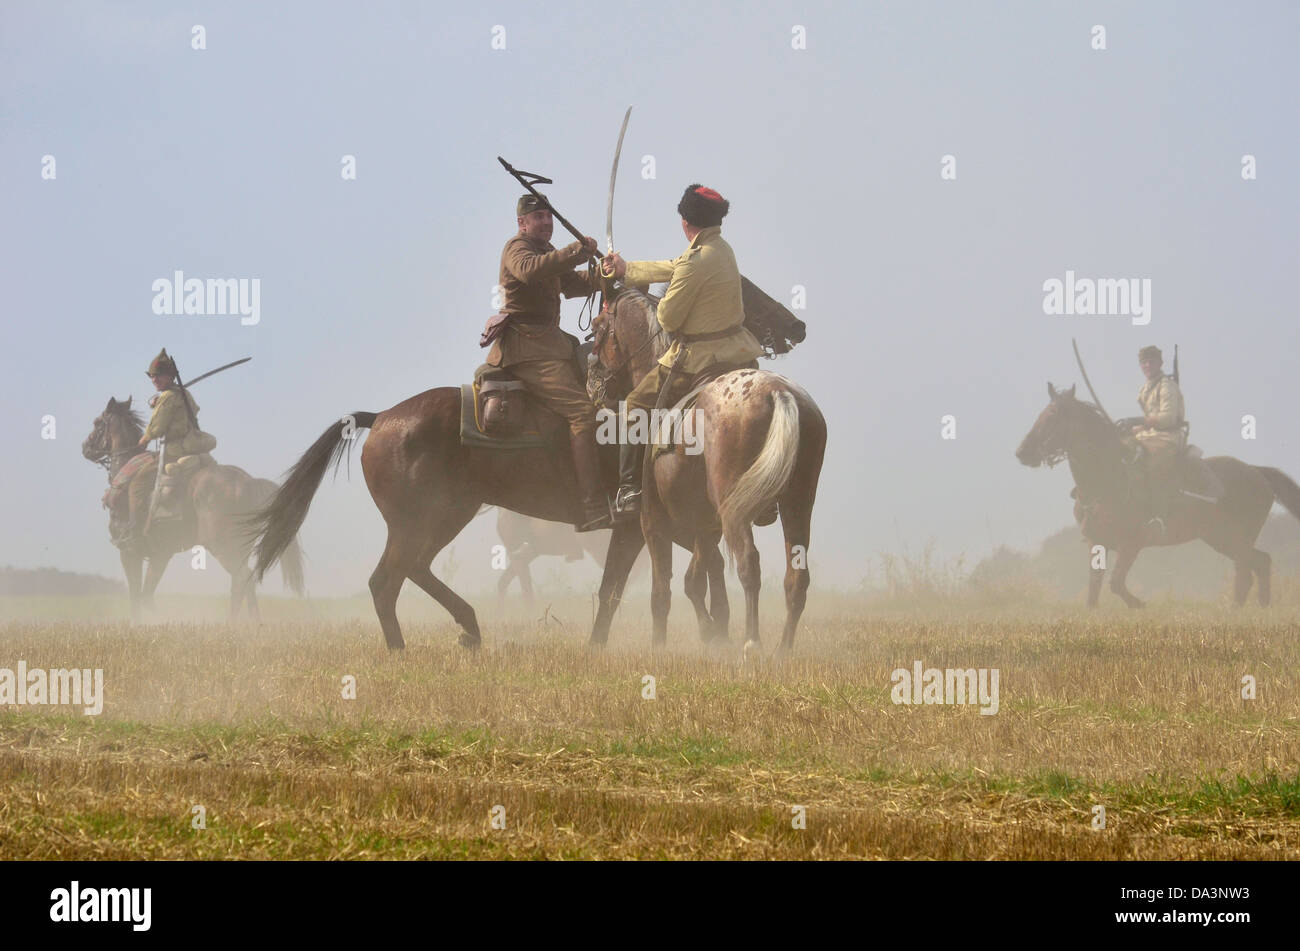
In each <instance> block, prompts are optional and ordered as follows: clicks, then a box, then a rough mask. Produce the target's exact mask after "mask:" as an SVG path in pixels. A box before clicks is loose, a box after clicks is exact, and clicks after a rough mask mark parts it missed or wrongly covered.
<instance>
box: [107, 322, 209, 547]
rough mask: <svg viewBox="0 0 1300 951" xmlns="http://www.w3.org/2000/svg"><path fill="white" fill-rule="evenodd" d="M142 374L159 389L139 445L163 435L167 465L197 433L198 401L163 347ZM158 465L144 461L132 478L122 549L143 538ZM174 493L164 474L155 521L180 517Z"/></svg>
mask: <svg viewBox="0 0 1300 951" xmlns="http://www.w3.org/2000/svg"><path fill="white" fill-rule="evenodd" d="M145 374H146V375H147V376H148V377H149V379H150V380H152V381H153V385H154V389H156V390H157V391H158V392H157V393H156V394H154V396H152V397H151V398H150V400H149V405H150V406H151V407H153V414H152V415H151V416H150V417H149V425H148V426H146V427H145V430H144V433H143V435H141V436H140V446H141V447H142V448H143V447H145V446H147V445H148V444H149V441H150V440H152V439H157V438H158V437H159V436H163V437H166V439H165V442H164V444H163V453H164V456H165V458H163V459H162V460H161V462H162V464H163V465H166V464H167V463H171V462H175V461H176V460H177V459H179V458H180V457H181V456H183V455H185V454H186V442H187V439H186V437H188V436H190V435H191V434H193V433H198V431H199V423H198V413H199V404H198V403H196V402H195V401H194V397H193V396H191V395H190V393H189V391H188V390H186V389H184V388H182V387H181V386H180V385H179V384H178V383H177V382H176V377H177V372H176V363H175V361H174V360H172V358H171V357H170V356H168V355H167V348H166V347H164V348H163V349H162V350H161V351H159V353H158V356H156V357H154V358H153V362H152V363H150V364H149V369H148V370H146V371H145ZM158 465H159V462H158V461H157V460H155V461H154V462H150V463H146V464H145V465H144V466H143V467H142V468H141V469H140V471H139V472H137V473H136V475H135V477H134V478H133V479H132V480H131V490H130V493H129V498H130V522H129V524H128V526H127V532H126V536H125V539H124V541H123V545H122V547H123V548H130V547H134V546H135V545H138V544H139V543H140V542H141V541H142V539H143V534H144V524H145V521H146V519H148V517H149V502H150V499H151V497H152V495H153V488H154V483H155V482H156V481H157V479H158ZM173 495H174V487H173V485H172V484H169V483H168V478H167V476H166V475H164V476H163V491H162V492H161V493H160V494H159V498H158V504H157V506H156V507H155V509H154V512H153V519H154V521H159V520H162V519H172V518H179V517H180V514H181V513H180V512H179V511H177V510H175V509H174V508H173V507H172V503H174V501H175V499H174V498H173Z"/></svg>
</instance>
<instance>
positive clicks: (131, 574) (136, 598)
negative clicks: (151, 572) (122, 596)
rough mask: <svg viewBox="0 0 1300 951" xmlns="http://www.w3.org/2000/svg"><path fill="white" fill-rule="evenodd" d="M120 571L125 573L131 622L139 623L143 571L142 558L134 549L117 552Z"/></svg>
mask: <svg viewBox="0 0 1300 951" xmlns="http://www.w3.org/2000/svg"><path fill="white" fill-rule="evenodd" d="M118 557H119V558H120V560H121V562H122V571H123V572H125V573H126V592H127V597H128V598H129V599H130V602H131V623H132V624H139V623H140V576H141V574H143V572H144V558H143V557H142V556H141V555H140V554H139V553H138V552H134V551H127V550H126V549H122V550H121V551H119V552H118Z"/></svg>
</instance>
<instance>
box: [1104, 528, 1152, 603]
mask: <svg viewBox="0 0 1300 951" xmlns="http://www.w3.org/2000/svg"><path fill="white" fill-rule="evenodd" d="M1141 550H1142V547H1141V546H1140V545H1136V544H1134V545H1130V546H1128V547H1124V548H1120V549H1119V550H1118V551H1117V552H1116V555H1115V568H1114V570H1113V571H1112V572H1111V574H1110V590H1111V591H1114V592H1115V593H1116V594H1117V595H1119V596H1120V597H1121V598H1123V599H1124V603H1125V604H1127V605H1128V606H1129V607H1130V608H1140V607H1142V606H1143V605H1144V604H1145V603H1146V602H1145V601H1143V600H1142V599H1141V598H1139V597H1136V596H1135V595H1134V594H1133V592H1132V591H1130V590H1129V589H1128V573H1129V569H1130V568H1132V567H1133V562H1135V561H1137V556H1138V552H1140V551H1141Z"/></svg>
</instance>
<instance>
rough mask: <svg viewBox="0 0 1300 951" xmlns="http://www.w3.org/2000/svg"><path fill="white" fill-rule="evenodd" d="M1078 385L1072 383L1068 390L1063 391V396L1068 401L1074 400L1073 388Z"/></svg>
mask: <svg viewBox="0 0 1300 951" xmlns="http://www.w3.org/2000/svg"><path fill="white" fill-rule="evenodd" d="M1078 385H1079V384H1078V383H1072V384H1071V385H1070V388H1069V389H1068V390H1066V391H1065V395H1066V396H1068V397H1069V398H1070V399H1074V388H1075V387H1076V386H1078Z"/></svg>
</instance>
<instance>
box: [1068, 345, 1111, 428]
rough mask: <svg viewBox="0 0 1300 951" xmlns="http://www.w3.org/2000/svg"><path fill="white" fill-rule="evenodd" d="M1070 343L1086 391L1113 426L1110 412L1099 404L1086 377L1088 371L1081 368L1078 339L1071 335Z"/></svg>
mask: <svg viewBox="0 0 1300 951" xmlns="http://www.w3.org/2000/svg"><path fill="white" fill-rule="evenodd" d="M1070 343H1072V344H1073V345H1074V359H1075V360H1076V361H1077V362H1078V364H1079V372H1080V373H1082V374H1083V382H1084V383H1085V384H1087V386H1088V392H1089V393H1091V394H1092V401H1093V402H1094V403H1096V404H1097V409H1099V410H1101V415H1102V416H1105V417H1106V422H1108V423H1110V424H1111V425H1112V426H1114V425H1115V421H1114V420H1113V419H1111V418H1110V413H1108V412H1106V407H1104V406H1102V405H1101V400H1099V399H1097V391H1096V390H1094V389H1093V388H1092V381H1091V380H1089V379H1088V371H1087V370H1085V369H1084V368H1083V357H1081V356H1079V344H1078V341H1076V340H1075V339H1074V338H1073V337H1071V338H1070Z"/></svg>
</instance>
